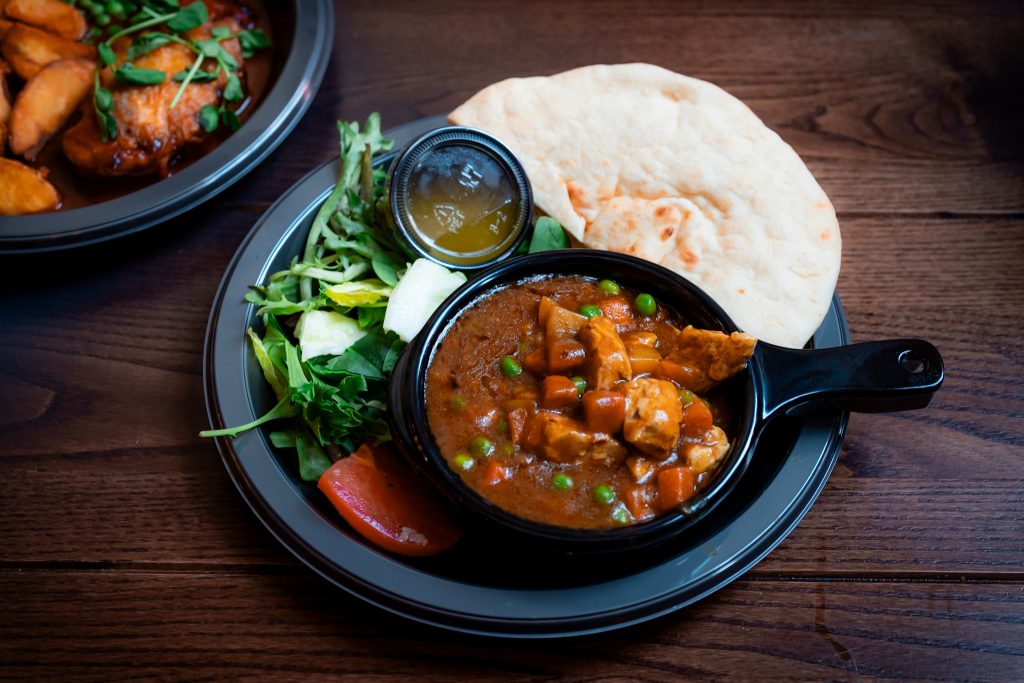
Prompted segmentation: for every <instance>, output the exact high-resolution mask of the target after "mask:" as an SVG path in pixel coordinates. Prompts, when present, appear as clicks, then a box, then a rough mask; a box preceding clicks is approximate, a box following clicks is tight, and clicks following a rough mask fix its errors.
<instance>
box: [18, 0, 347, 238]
mask: <svg viewBox="0 0 1024 683" xmlns="http://www.w3.org/2000/svg"><path fill="white" fill-rule="evenodd" d="M266 2H267V9H268V11H270V14H271V17H272V19H273V21H274V42H275V46H274V50H275V59H283V60H284V64H283V66H282V67H281V68H280V71H279V73H278V74H277V77H276V79H275V80H274V82H273V84H272V85H271V87H270V89H269V90H268V91H267V93H266V95H265V96H264V98H263V101H262V102H261V103H260V104H259V106H258V107H257V109H256V111H254V112H253V113H252V115H251V116H250V117H249V118H248V120H246V122H245V123H244V124H243V125H242V127H241V128H240V129H239V130H237V131H235V132H234V133H232V134H231V135H230V136H229V137H228V138H227V139H226V140H224V141H223V142H222V143H221V144H219V145H218V146H217V147H216V148H214V149H213V150H212V151H210V153H209V154H206V155H204V156H203V157H202V158H200V159H198V160H196V161H195V162H193V163H192V164H190V165H189V166H188V167H186V168H184V169H182V170H181V171H180V172H178V173H175V174H174V175H172V176H171V177H169V178H166V179H164V180H161V181H159V182H155V183H153V184H152V185H148V186H146V187H144V188H142V189H141V190H138V191H136V192H132V193H131V194H127V195H124V196H122V197H117V198H116V199H112V200H110V201H106V202H102V203H100V204H93V205H92V206H86V207H82V208H77V209H69V210H67V211H55V212H52V213H43V214H34V215H29V216H0V254H3V253H27V252H40V251H53V250H57V249H67V248H70V247H78V246H83V245H86V244H92V243H95V242H102V241H104V240H109V239H112V238H115V237H120V236H122V235H127V234H130V233H133V232H137V231H139V230H144V229H146V228H149V227H152V226H154V225H157V224H158V223H162V222H163V221H166V220H169V219H171V218H174V217H175V216H177V215H179V214H181V213H184V212H185V211H188V210H189V209H191V208H193V207H195V206H197V205H198V204H201V203H202V202H205V201H206V200H208V199H210V198H212V197H213V196H215V195H216V194H218V193H220V192H221V191H223V190H225V189H226V188H228V187H229V186H231V185H232V184H233V183H235V182H236V181H237V180H239V179H240V178H241V177H242V176H244V175H245V174H246V173H248V172H249V171H251V170H252V169H253V168H255V167H256V165H257V164H259V163H260V162H261V161H263V159H265V158H266V156H267V155H268V154H270V152H271V151H273V150H274V148H276V147H277V146H278V145H279V144H280V143H281V141H282V140H284V138H285V137H287V135H288V133H290V132H291V131H292V129H293V128H294V127H295V125H296V124H297V123H298V122H299V119H301V118H302V115H303V114H304V113H305V112H306V109H308V108H309V105H310V103H311V102H312V101H313V96H314V95H315V94H316V91H317V88H319V87H320V82H321V81H322V80H323V76H324V71H325V70H326V68H327V61H328V59H329V58H330V56H331V45H332V43H333V40H334V18H333V10H332V6H331V2H330V0H290V1H289V2H287V3H278V2H276V0H266Z"/></svg>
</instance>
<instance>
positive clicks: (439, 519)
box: [317, 444, 462, 557]
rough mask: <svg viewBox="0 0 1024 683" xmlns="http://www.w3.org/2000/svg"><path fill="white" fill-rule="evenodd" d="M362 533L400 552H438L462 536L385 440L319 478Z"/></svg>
mask: <svg viewBox="0 0 1024 683" xmlns="http://www.w3.org/2000/svg"><path fill="white" fill-rule="evenodd" d="M317 488H319V489H320V490H321V491H323V492H324V494H326V496H327V498H328V500H330V501H331V504H332V505H334V507H335V508H336V509H337V510H338V512H339V513H340V514H341V516H342V517H344V518H345V521H346V522H348V523H349V524H351V525H352V528H353V529H355V530H356V531H357V532H358V533H359V534H360V535H361V536H363V537H364V538H365V539H366V540H368V541H370V542H371V543H374V544H376V545H378V546H380V547H381V548H384V549H385V550H388V551H391V552H393V553H397V554H399V555H408V556H411V557H423V556H426V555H436V554H437V553H439V552H442V551H444V550H447V549H448V548H450V547H452V546H453V545H455V543H456V542H457V541H458V540H459V539H460V538H462V528H461V527H460V526H459V525H458V524H457V523H456V522H455V521H454V520H453V519H452V518H451V516H450V515H449V514H448V512H447V511H446V510H445V508H444V507H443V506H442V504H441V502H440V501H439V500H438V498H437V497H436V495H435V494H434V492H433V490H431V489H430V487H429V484H427V483H426V482H425V481H424V480H423V479H421V478H419V477H417V476H416V474H415V473H414V472H413V471H412V470H411V469H410V468H409V466H408V465H406V463H405V462H403V461H402V460H400V459H399V457H398V456H397V455H396V454H395V453H394V451H393V450H391V448H390V447H388V446H386V445H380V446H372V447H371V446H369V445H367V444H363V445H362V446H360V447H359V449H358V450H357V451H356V452H355V453H353V454H352V455H350V456H348V457H347V458H343V459H342V460H339V461H338V462H336V463H334V465H332V466H331V467H330V469H328V470H327V471H326V472H324V473H323V475H321V476H320V481H319V482H317Z"/></svg>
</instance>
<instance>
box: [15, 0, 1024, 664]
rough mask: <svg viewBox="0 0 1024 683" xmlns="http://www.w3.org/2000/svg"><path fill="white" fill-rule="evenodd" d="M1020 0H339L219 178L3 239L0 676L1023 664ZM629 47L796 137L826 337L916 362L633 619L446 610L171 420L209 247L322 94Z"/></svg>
mask: <svg viewBox="0 0 1024 683" xmlns="http://www.w3.org/2000/svg"><path fill="white" fill-rule="evenodd" d="M854 5H860V6H858V7H856V8H855V7H854ZM1021 10H1022V8H1021V6H1020V5H1019V4H1014V3H1012V2H1006V3H1002V4H1000V3H990V4H977V5H972V4H970V3H960V2H944V1H941V0H936V1H933V2H910V3H908V2H901V3H890V2H874V3H866V4H863V3H835V4H827V5H826V4H822V5H813V6H812V5H802V4H797V3H788V2H781V1H777V2H775V1H772V0H768V1H766V2H735V3H730V4H724V3H718V2H716V3H706V4H705V3H685V4H684V3H674V2H664V3H616V2H606V1H602V0H587V1H585V2H572V3H570V2H551V1H546V2H518V3H517V2H504V3H500V4H493V5H492V4H488V3H480V2H464V1H460V2H447V3H442V2H435V3H424V2H406V1H403V2H386V3H384V2H372V1H369V0H364V1H356V0H352V1H348V2H344V3H340V2H339V3H338V5H337V16H336V31H337V33H336V39H335V46H334V56H333V60H332V63H331V65H330V70H329V72H328V74H327V77H326V79H325V81H324V85H323V87H322V89H321V90H320V93H319V94H318V95H317V97H316V100H315V102H314V104H313V107H312V109H311V110H310V111H309V113H308V114H307V115H306V117H305V119H304V120H303V121H302V122H301V123H300V124H299V126H298V128H297V129H296V130H295V132H294V133H293V134H292V135H291V137H290V138H289V139H288V140H287V141H285V142H284V143H283V144H282V145H281V147H280V148H279V149H278V150H277V151H276V152H275V153H274V154H273V155H272V156H271V157H270V158H269V159H268V160H267V161H266V162H265V163H264V164H263V165H262V166H261V167H260V168H259V169H257V170H256V171H255V172H253V173H252V174H251V175H250V176H249V177H248V178H247V179H246V180H244V181H243V182H241V183H239V184H237V185H236V186H234V187H233V188H231V189H230V190H228V191H227V192H225V193H224V194H222V195H220V197H218V198H217V199H216V200H215V201H213V202H211V203H210V205H208V206H206V207H204V208H201V209H197V210H195V211H193V212H191V213H190V214H189V215H187V216H185V217H183V218H180V219H178V220H175V221H172V222H171V223H170V224H167V225H165V226H163V227H162V228H159V229H156V230H152V231H149V232H147V233H145V234H142V235H139V236H136V237H134V238H130V239H126V240H123V241H120V242H117V243H115V244H110V245H106V246H102V247H99V248H91V249H88V250H83V251H80V252H76V253H71V254H66V255H60V256H46V257H41V258H31V259H30V258H19V259H13V260H12V259H8V260H5V261H3V262H2V264H3V268H2V271H3V272H2V275H0V277H2V287H3V294H2V301H3V305H2V306H0V344H2V346H0V348H2V349H3V351H2V353H0V425H2V428H3V431H2V437H0V456H2V457H0V539H2V541H0V577H2V578H0V677H12V678H53V677H55V676H56V675H57V674H58V673H61V675H62V677H73V678H82V679H103V680H105V679H108V678H109V677H110V676H111V675H112V674H116V675H117V676H125V677H127V676H134V677H137V678H140V679H151V678H155V677H158V676H167V677H179V676H180V677H188V678H241V677H252V678H259V679H263V678H270V677H273V678H277V677H296V678H297V677H300V676H301V677H302V678H303V679H309V678H311V677H324V678H337V677H347V678H350V679H354V680H399V679H402V680H405V679H408V678H411V677H414V676H415V677H416V678H415V680H420V681H432V680H437V681H442V680H453V679H459V680H494V679H495V678H496V677H497V676H498V674H499V672H501V673H502V674H503V676H504V677H505V678H507V679H509V680H548V679H564V680H580V681H583V680H594V679H597V678H602V677H604V678H605V679H616V680H618V679H643V680H651V681H654V680H658V681H660V680H668V679H672V678H676V677H683V678H695V677H714V678H740V679H742V678H752V677H773V678H774V677H782V676H785V677H794V678H810V679H847V678H856V677H875V676H877V677H883V678H902V677H908V676H909V677H919V678H935V679H983V678H986V679H1021V678H1024V490H1022V482H1024V393H1022V389H1021V387H1022V385H1024V342H1022V341H1021V335H1022V333H1024V329H1022V327H1024V324H1022V318H1024V266H1022V265H1021V262H1022V259H1024V127H1022V125H1021V121H1022V120H1024V100H1022V99H1021V93H1022V90H1021V83H1022V82H1024V78H1022V77H1024V51H1022V49H1021V40H1022V37H1024V21H1022V11H1021ZM625 61H649V62H654V63H657V64H661V65H663V66H666V67H668V68H671V69H674V70H676V71H680V72H684V73H687V74H691V75H694V76H698V77H701V78H705V79H708V80H711V81H714V82H716V83H718V84H720V85H722V86H723V87H725V88H726V89H727V90H729V91H730V92H732V93H733V94H735V95H737V96H738V97H740V98H742V99H743V100H744V101H746V102H747V103H748V104H749V105H750V106H751V107H752V108H753V110H754V111H755V112H757V113H758V114H759V115H760V116H761V117H762V118H763V119H764V120H765V121H766V122H767V123H768V124H769V125H770V126H772V127H773V128H774V129H775V130H777V131H778V132H779V134H781V135H782V136H783V137H784V138H785V139H786V140H787V141H788V142H789V143H791V144H792V145H793V146H794V147H795V148H796V150H797V151H798V152H799V153H800V154H801V155H802V156H803V158H804V159H806V161H807V163H808V164H809V165H810V167H811V168H812V170H813V171H814V173H815V174H816V175H817V177H818V179H819V180H820V182H821V184H822V185H823V186H824V187H825V190H826V191H827V192H828V193H829V195H830V196H831V198H832V200H833V202H834V203H835V205H836V208H837V210H838V212H839V219H840V223H841V226H842V230H843V239H844V245H843V247H844V248H843V252H844V253H843V269H842V275H841V277H840V281H839V292H840V294H841V296H842V298H843V302H844V304H845V306H846V310H847V313H848V316H849V320H850V325H851V328H852V330H853V334H854V338H855V340H867V339H873V338H883V337H901V336H920V337H923V338H926V339H929V340H931V341H933V342H934V343H935V344H936V345H937V346H938V347H939V349H940V350H941V351H942V353H943V355H944V357H945V360H946V363H947V380H946V384H945V386H944V388H943V389H942V391H941V392H940V393H939V395H938V396H937V398H936V399H935V401H934V402H933V403H932V405H931V407H929V408H928V409H926V410H921V411H917V412H912V413H903V414H895V415H870V416H867V415H855V416H853V419H852V420H851V422H850V427H849V432H848V435H847V439H846V445H845V447H844V449H843V454H842V457H841V460H840V463H839V466H838V467H837V469H836V471H835V473H834V474H833V476H832V478H831V480H830V481H829V483H828V485H827V487H826V489H825V491H824V493H823V494H822V495H821V498H820V499H819V500H818V502H817V504H816V505H815V507H814V508H813V509H812V510H811V512H810V513H809V514H808V516H807V517H806V519H805V520H804V521H803V523H802V524H801V525H800V526H799V528H797V530H796V531H795V532H794V533H793V534H792V535H791V536H790V537H789V538H788V539H787V540H786V541H785V542H784V543H783V544H782V545H781V547H779V548H778V549H777V550H776V551H775V552H774V553H772V554H771V556H770V557H769V558H768V559H766V560H765V561H763V562H762V563H761V564H760V565H759V566H757V567H756V569H754V570H753V571H751V572H750V573H749V574H747V575H746V576H745V577H744V578H743V579H741V580H738V581H736V582H735V583H734V584H732V585H731V586H729V587H728V588H726V589H724V590H722V591H721V592H719V593H717V594H716V595H714V596H713V597H711V598H708V599H707V600H705V601H704V602H702V603H700V604H699V605H698V606H695V607H693V608H690V609H686V610H684V611H681V612H678V613H676V614H673V615H671V616H668V617H665V618H662V619H659V620H657V621H654V622H651V623H648V624H645V625H642V626H639V627H635V628H631V629H628V630H625V631H621V632H617V633H613V634H608V635H603V636H598V637H589V638H581V639H573V640H563V641H551V642H506V641H494V640H486V639H479V638H470V637H466V636H459V635H452V634H449V633H446V632H441V631H437V630H433V629H430V628H427V627H423V626H419V625H416V624H414V623H412V622H409V621H405V620H403V619H401V618H398V617H394V616H391V615H389V614H387V613H384V612H382V611H379V610H378V609H376V608H373V607H370V606H368V605H366V604H364V603H362V602H360V601H359V600H357V599H355V598H352V597H349V596H348V595H347V594H345V593H343V592H342V591H340V590H337V589H334V588H332V587H331V586H329V585H327V584H326V583H325V582H324V581H322V580H320V579H319V578H318V577H316V576H315V575H313V574H312V573H311V572H310V571H309V570H307V569H306V568H305V567H304V566H302V565H300V564H299V563H298V562H297V561H295V560H294V559H293V558H292V557H291V556H290V555H289V554H288V553H287V552H286V551H284V550H283V549H282V548H281V547H279V546H278V544H277V543H276V542H275V541H274V540H273V538H271V536H270V535H269V534H268V533H267V532H266V531H265V530H264V529H263V527H262V526H261V525H260V524H259V522H258V521H257V520H256V519H255V518H254V516H253V515H252V514H251V513H250V511H249V510H248V508H247V507H246V505H245V503H244V502H243V501H242V499H241V498H240V497H239V495H238V494H237V493H236V491H235V489H234V487H233V486H232V484H231V483H230V481H229V480H228V478H227V476H226V474H225V472H224V469H223V467H222V465H221V462H220V458H219V457H218V456H217V452H216V450H215V449H214V446H213V444H212V443H211V442H209V441H204V440H202V439H200V438H198V437H197V436H196V433H197V432H198V431H199V430H200V429H201V428H203V427H205V426H206V417H205V412H204V408H203V395H202V382H201V377H200V358H201V350H202V345H203V334H204V330H205V325H206V318H207V313H208V311H209V306H210V301H211V299H212V297H213V293H214V290H215V288H216V286H217V283H218V281H219V280H220V277H221V275H222V273H223V271H224V268H225V266H226V265H227V263H228V260H229V259H230V257H231V255H232V254H233V252H234V251H235V248H236V247H237V246H238V244H239V242H240V241H241V240H242V238H243V237H244V236H245V234H246V232H247V231H248V230H249V228H250V227H251V226H252V225H253V223H254V221H256V219H257V218H258V217H259V215H260V214H261V213H262V212H263V211H264V210H265V209H266V208H267V206H268V205H269V204H270V203H271V202H272V201H274V199H275V198H276V197H277V196H278V195H279V194H280V193H281V192H283V191H284V190H285V189H286V188H288V187H289V186H290V185H292V184H293V183H294V182H295V181H297V180H298V179H299V178H301V177H302V176H303V175H304V174H305V173H306V172H307V170H309V169H310V168H312V167H313V166H315V165H317V164H318V163H320V162H321V161H323V160H324V159H326V158H328V157H329V156H331V155H332V154H333V151H332V150H333V149H334V140H335V133H334V125H333V121H334V119H335V118H336V117H343V118H360V119H361V118H363V117H364V116H365V115H366V114H367V113H369V112H370V111H373V110H379V111H380V112H381V113H382V114H383V117H384V120H385V122H386V124H387V125H397V124H399V123H402V122H405V121H408V120H412V119H414V118H417V117H420V116H424V115H428V114H436V113H442V112H445V111H448V110H449V109H451V108H452V107H453V106H455V105H456V104H458V103H460V102H461V101H463V100H464V99H465V98H467V97H468V96H470V95H471V94H473V93H474V92H475V91H476V90H478V89H479V88H481V87H483V86H484V85H487V84H488V83H491V82H493V81H496V80H499V79H502V78H505V77H507V76H512V75H532V74H548V73H554V72H557V71H561V70H564V69H567V68H570V67H573V66H577V65H582V64H589V63H596V62H625Z"/></svg>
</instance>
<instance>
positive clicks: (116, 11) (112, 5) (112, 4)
mask: <svg viewBox="0 0 1024 683" xmlns="http://www.w3.org/2000/svg"><path fill="white" fill-rule="evenodd" d="M107 12H109V13H110V14H111V15H112V16H115V17H117V18H119V19H123V18H124V16H125V14H126V13H127V10H125V7H124V5H123V4H121V3H120V2H119V0H108V1H107Z"/></svg>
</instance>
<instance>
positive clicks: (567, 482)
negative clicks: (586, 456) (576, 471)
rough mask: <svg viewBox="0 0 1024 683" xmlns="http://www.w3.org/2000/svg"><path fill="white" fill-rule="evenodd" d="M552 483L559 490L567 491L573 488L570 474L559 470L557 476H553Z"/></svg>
mask: <svg viewBox="0 0 1024 683" xmlns="http://www.w3.org/2000/svg"><path fill="white" fill-rule="evenodd" d="M551 485H552V486H554V487H555V488H556V489H558V490H559V491H567V490H569V489H571V488H572V477H570V476H569V475H568V474H564V473H562V472H559V473H558V474H556V475H555V476H553V477H551Z"/></svg>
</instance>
